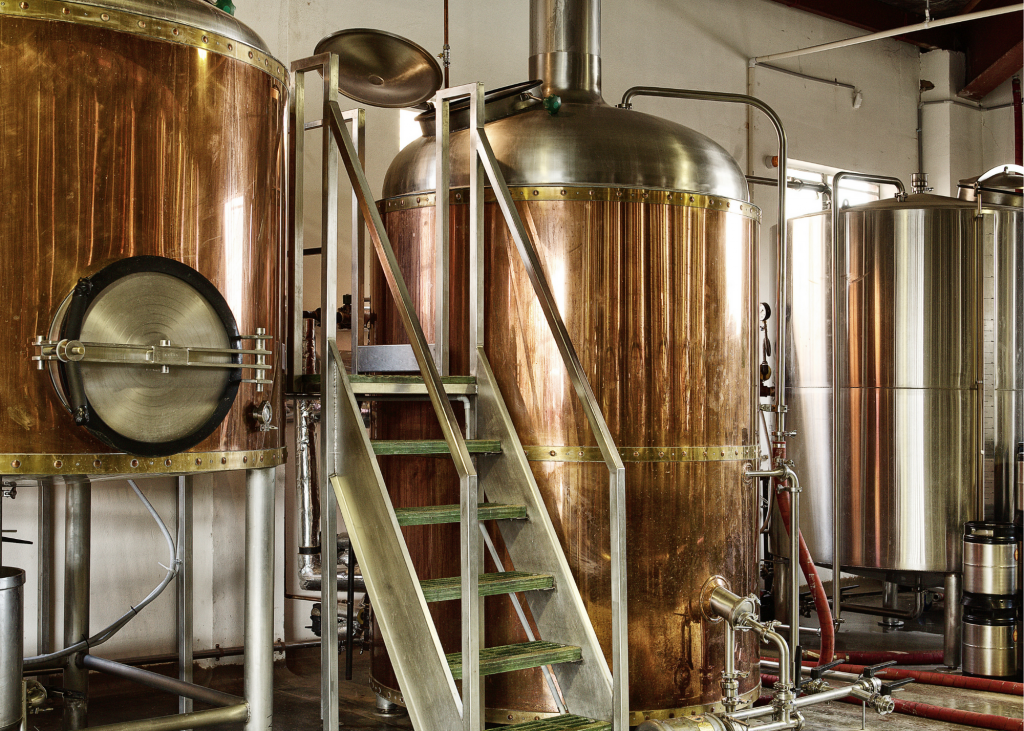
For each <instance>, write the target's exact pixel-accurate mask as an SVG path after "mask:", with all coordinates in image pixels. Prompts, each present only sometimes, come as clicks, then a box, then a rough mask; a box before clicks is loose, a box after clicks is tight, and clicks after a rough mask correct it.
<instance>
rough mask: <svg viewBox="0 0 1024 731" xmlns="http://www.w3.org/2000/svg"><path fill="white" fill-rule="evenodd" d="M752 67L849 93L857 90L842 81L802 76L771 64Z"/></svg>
mask: <svg viewBox="0 0 1024 731" xmlns="http://www.w3.org/2000/svg"><path fill="white" fill-rule="evenodd" d="M754 65H755V66H756V67H757V68H762V69H768V70H769V71H778V72H779V73H780V74H786V75H788V76H795V77H797V78H798V79H805V80H807V81H817V82H818V83H819V84H828V85H829V86H839V87H842V88H843V89H849V90H850V91H855V90H856V89H857V87H856V86H854V85H853V84H844V83H843V82H842V81H838V80H836V79H823V78H821V77H820V76H811V75H810V74H802V73H800V72H799V71H790V70H789V69H784V68H782V67H781V66H772V65H771V64H768V63H755V64H754Z"/></svg>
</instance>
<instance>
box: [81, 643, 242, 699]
mask: <svg viewBox="0 0 1024 731" xmlns="http://www.w3.org/2000/svg"><path fill="white" fill-rule="evenodd" d="M82 666H83V667H85V668H86V669H87V670H96V671H98V672H101V673H106V674H107V675H113V676H114V677H117V678H122V679H124V680H130V681H131V682H133V683H138V684H139V685H144V686H146V687H147V688H152V689H154V690H159V691H163V692H164V693H170V694H172V695H177V696H181V697H182V698H191V699H192V700H194V701H199V702H201V703H205V704H207V705H209V706H221V707H228V706H236V705H238V704H240V703H244V702H245V701H244V700H243V699H242V698H239V697H238V696H234V695H231V694H230V693H222V692H221V691H219V690H214V689H213V688H204V687H203V686H201V685H195V684H193V683H186V682H185V681H184V680H178V679H177V678H169V677H167V676H166V675H160V674H159V673H154V672H151V671H149V670H143V669H142V668H136V667H132V666H131V665H123V664H121V663H119V662H114V661H113V660H107V659H106V658H102V657H96V656H95V655H85V656H83V657H82Z"/></svg>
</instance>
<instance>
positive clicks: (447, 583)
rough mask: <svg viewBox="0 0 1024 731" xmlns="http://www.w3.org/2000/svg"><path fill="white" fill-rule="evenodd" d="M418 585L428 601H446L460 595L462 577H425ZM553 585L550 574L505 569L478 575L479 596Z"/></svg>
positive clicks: (553, 579)
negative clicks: (500, 571)
mask: <svg viewBox="0 0 1024 731" xmlns="http://www.w3.org/2000/svg"><path fill="white" fill-rule="evenodd" d="M420 586H421V587H422V588H423V596H424V597H425V598H426V600H427V601H428V602H447V601H451V600H452V599H459V598H461V597H462V577H460V576H448V577H445V578H443V579H425V580H423V581H420ZM554 586H555V578H554V577H553V576H552V575H551V574H529V573H526V572H524V571H505V572H502V573H497V574H481V576H480V596H494V595H496V594H511V593H514V592H518V591H534V590H537V589H553V588H554Z"/></svg>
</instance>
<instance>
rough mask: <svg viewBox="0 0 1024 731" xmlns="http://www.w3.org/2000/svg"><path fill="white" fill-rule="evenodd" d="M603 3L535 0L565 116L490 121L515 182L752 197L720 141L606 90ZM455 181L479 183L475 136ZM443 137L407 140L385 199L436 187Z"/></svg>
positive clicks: (535, 27)
mask: <svg viewBox="0 0 1024 731" xmlns="http://www.w3.org/2000/svg"><path fill="white" fill-rule="evenodd" d="M600 27H601V4H600V0H531V2H530V62H529V71H530V76H529V78H531V79H541V80H543V83H544V85H543V89H542V92H541V95H542V96H548V95H552V94H554V95H557V96H559V97H561V100H562V105H561V108H559V109H558V111H557V113H555V114H549V113H548V111H546V110H545V109H543V108H540V107H538V106H536V105H535V106H532V107H529V108H526V109H524V110H522V111H520V112H518V113H513V114H512V115H511V116H508V117H505V118H503V119H498V120H495V121H494V122H491V123H489V124H487V135H488V138H489V140H490V142H491V146H492V148H493V149H494V154H495V156H496V157H497V159H498V162H499V163H500V165H501V168H502V172H503V173H504V175H505V180H506V182H507V183H508V184H509V185H510V186H528V185H537V186H549V185H555V186H557V185H567V186H595V187H622V188H657V189H666V190H673V191H686V192H693V193H700V194H704V195H713V196H721V197H724V198H731V199H734V200H743V201H746V200H749V192H748V189H747V181H746V178H745V177H744V175H743V172H742V170H740V167H739V165H737V163H736V161H735V160H734V159H733V158H732V157H731V156H730V155H729V153H728V152H726V151H725V149H724V148H722V147H721V146H720V145H719V144H718V143H716V142H714V141H712V140H711V139H710V138H708V137H706V136H704V135H702V134H700V133H699V132H696V131H694V130H692V129H689V128H687V127H684V126H683V125H681V124H676V123H675V122H671V121H669V120H667V119H661V118H659V117H655V116H653V115H650V114H643V113H642V112H636V111H632V110H625V109H618V108H615V107H612V106H609V105H608V104H607V103H606V102H605V101H604V99H603V98H602V96H601V56H600ZM451 150H452V165H451V185H452V187H455V188H457V187H466V186H468V185H469V162H468V158H469V155H468V152H469V151H468V134H467V133H466V132H456V133H453V134H452V137H451ZM434 175H435V169H434V140H433V138H427V137H423V138H420V139H418V140H415V141H414V142H412V143H411V144H409V145H407V146H406V147H405V148H404V149H403V150H402V151H401V152H399V154H398V156H397V157H396V158H395V159H394V161H393V162H392V163H391V167H390V168H389V169H388V172H387V175H386V176H385V178H384V189H383V195H384V197H385V198H393V197H396V196H402V195H408V194H411V193H423V192H429V191H431V190H433V189H434V188H435V182H434V181H435V178H434Z"/></svg>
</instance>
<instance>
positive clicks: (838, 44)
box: [751, 4, 1024, 65]
mask: <svg viewBox="0 0 1024 731" xmlns="http://www.w3.org/2000/svg"><path fill="white" fill-rule="evenodd" d="M1021 10H1024V4H1017V5H1007V6H1005V7H1002V8H992V9H991V10H980V11H978V12H976V13H967V14H965V15H954V16H953V17H951V18H941V19H939V20H929V21H925V22H924V23H915V24H914V25H905V26H903V27H902V28H891V29H889V30H883V31H879V32H878V33H870V34H868V35H865V36H856V37H855V38H847V39H846V40H842V41H834V42H833V43H822V44H821V45H819V46H809V47H808V48H798V49H797V50H795V51H785V52H784V53H770V54H768V55H767V56H756V57H754V58H753V59H751V65H759V64H762V63H764V62H765V61H778V60H780V59H783V58H796V57H797V56H807V55H808V54H811V53H821V52H822V51H832V50H834V49H837V48H846V47H847V46H856V45H858V44H861V43H870V42H871V41H880V40H882V39H884V38H892V37H893V36H902V35H906V34H907V33H916V32H917V31H919V30H931V29H932V28H942V27H943V26H947V25H956V24H957V23H966V22H967V21H969V20H981V19H982V18H991V17H993V16H996V15H1005V14H1006V13H1016V12H1018V11H1021Z"/></svg>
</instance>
